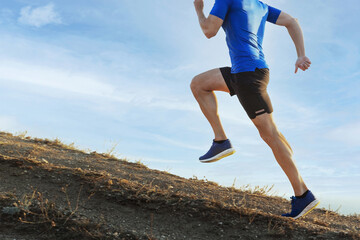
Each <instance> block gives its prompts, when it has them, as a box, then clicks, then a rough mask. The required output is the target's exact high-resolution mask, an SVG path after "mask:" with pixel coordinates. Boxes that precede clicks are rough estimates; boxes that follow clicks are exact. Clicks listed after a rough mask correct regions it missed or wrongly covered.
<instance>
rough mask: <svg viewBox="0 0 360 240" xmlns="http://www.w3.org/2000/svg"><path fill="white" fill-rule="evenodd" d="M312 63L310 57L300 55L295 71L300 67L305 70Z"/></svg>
mask: <svg viewBox="0 0 360 240" xmlns="http://www.w3.org/2000/svg"><path fill="white" fill-rule="evenodd" d="M310 65H311V61H310V59H309V58H308V57H306V56H304V57H299V58H298V59H297V61H296V63H295V73H297V71H298V69H299V68H300V69H301V70H303V71H305V70H307V69H308V68H309V67H310Z"/></svg>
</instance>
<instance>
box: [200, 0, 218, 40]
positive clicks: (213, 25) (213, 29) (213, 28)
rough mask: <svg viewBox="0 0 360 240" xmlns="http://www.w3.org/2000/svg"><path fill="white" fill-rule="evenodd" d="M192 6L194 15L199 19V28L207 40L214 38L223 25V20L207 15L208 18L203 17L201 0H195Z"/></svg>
mask: <svg viewBox="0 0 360 240" xmlns="http://www.w3.org/2000/svg"><path fill="white" fill-rule="evenodd" d="M194 6H195V10H196V13H197V15H198V18H199V23H200V27H201V29H202V31H203V33H204V34H205V36H206V37H207V38H212V37H214V36H216V34H217V33H218V31H219V29H220V27H221V26H222V24H223V22H224V21H223V20H222V19H221V18H219V17H216V16H214V15H211V14H210V15H209V17H207V18H206V17H205V15H204V12H203V9H204V2H203V0H195V1H194Z"/></svg>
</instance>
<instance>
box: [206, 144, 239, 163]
mask: <svg viewBox="0 0 360 240" xmlns="http://www.w3.org/2000/svg"><path fill="white" fill-rule="evenodd" d="M235 152H236V151H235V149H233V148H229V149H227V150H225V151H223V152H221V153H219V154H217V155H215V156H214V157H212V158H208V159H203V160H200V162H202V163H212V162H216V161H219V160H220V159H222V158H224V157H227V156H230V155H232V154H234V153H235Z"/></svg>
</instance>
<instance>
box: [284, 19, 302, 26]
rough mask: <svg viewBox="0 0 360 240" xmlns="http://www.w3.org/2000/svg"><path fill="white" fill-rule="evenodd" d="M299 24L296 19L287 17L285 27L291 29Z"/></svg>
mask: <svg viewBox="0 0 360 240" xmlns="http://www.w3.org/2000/svg"><path fill="white" fill-rule="evenodd" d="M298 24H299V21H298V19H297V18H294V17H289V19H288V21H287V24H286V25H285V27H287V28H291V27H293V26H295V25H298Z"/></svg>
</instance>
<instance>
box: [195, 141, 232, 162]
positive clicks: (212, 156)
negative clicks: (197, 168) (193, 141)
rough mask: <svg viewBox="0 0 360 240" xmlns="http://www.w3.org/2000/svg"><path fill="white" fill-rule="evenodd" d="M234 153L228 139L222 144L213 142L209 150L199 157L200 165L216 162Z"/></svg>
mask: <svg viewBox="0 0 360 240" xmlns="http://www.w3.org/2000/svg"><path fill="white" fill-rule="evenodd" d="M234 152H235V149H234V148H233V147H232V145H231V142H230V140H229V139H227V140H225V142H223V143H217V142H215V141H213V144H212V146H211V148H210V150H209V151H208V152H207V153H206V154H205V155H204V156H201V157H200V158H199V160H200V162H202V163H211V162H216V161H218V160H220V159H222V158H224V157H227V156H230V155H231V154H233V153H234Z"/></svg>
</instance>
